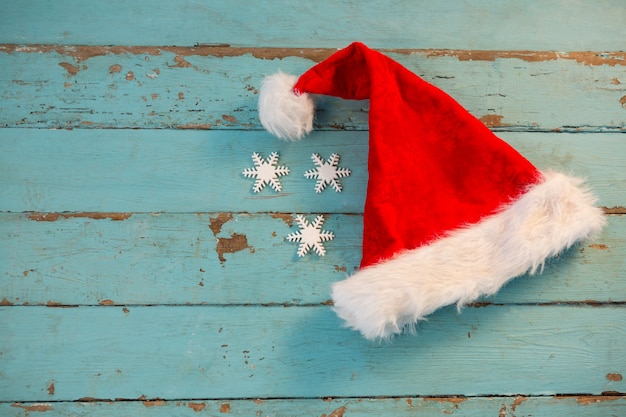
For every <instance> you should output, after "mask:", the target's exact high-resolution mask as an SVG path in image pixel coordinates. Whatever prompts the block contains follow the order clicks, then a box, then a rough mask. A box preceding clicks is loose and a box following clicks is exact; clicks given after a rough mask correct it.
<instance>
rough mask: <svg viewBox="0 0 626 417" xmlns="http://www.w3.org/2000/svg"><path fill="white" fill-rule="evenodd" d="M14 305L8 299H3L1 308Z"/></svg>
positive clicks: (0, 304) (0, 302)
mask: <svg viewBox="0 0 626 417" xmlns="http://www.w3.org/2000/svg"><path fill="white" fill-rule="evenodd" d="M12 305H13V303H12V302H10V301H9V300H7V299H6V298H3V299H2V301H0V306H1V307H8V306H12Z"/></svg>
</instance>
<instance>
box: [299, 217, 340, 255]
mask: <svg viewBox="0 0 626 417" xmlns="http://www.w3.org/2000/svg"><path fill="white" fill-rule="evenodd" d="M296 223H298V226H299V227H300V231H298V232H294V233H290V234H289V235H287V240H288V241H289V242H300V247H298V256H300V257H302V256H304V255H306V254H307V253H309V250H311V249H313V250H314V251H315V253H317V254H318V255H319V256H324V255H325V254H326V249H324V246H323V245H322V242H327V241H329V240H333V239H334V238H335V235H334V234H333V232H328V231H326V230H322V225H323V224H324V216H322V215H321V214H320V215H318V216H317V217H316V218H315V221H314V222H313V223H309V221H308V220H307V219H306V218H305V217H304V216H302V215H300V214H298V215H296Z"/></svg>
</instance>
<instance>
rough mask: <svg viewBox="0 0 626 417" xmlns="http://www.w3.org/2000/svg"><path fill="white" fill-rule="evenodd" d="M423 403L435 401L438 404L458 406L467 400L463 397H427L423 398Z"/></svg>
mask: <svg viewBox="0 0 626 417" xmlns="http://www.w3.org/2000/svg"><path fill="white" fill-rule="evenodd" d="M424 401H436V402H438V403H440V404H445V403H452V404H454V405H458V404H460V403H462V402H463V401H467V398H464V397H427V398H424Z"/></svg>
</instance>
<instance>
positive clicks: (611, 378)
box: [606, 373, 623, 382]
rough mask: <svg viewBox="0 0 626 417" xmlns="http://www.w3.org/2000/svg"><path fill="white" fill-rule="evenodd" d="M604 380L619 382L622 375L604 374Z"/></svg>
mask: <svg viewBox="0 0 626 417" xmlns="http://www.w3.org/2000/svg"><path fill="white" fill-rule="evenodd" d="M606 379H608V380H609V381H614V382H618V381H621V380H622V379H623V378H622V374H618V373H609V374H606Z"/></svg>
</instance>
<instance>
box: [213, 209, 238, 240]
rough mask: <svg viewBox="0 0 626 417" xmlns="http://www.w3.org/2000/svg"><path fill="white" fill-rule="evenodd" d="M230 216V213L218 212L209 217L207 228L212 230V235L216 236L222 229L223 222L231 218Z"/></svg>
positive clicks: (231, 215)
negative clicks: (214, 215)
mask: <svg viewBox="0 0 626 417" xmlns="http://www.w3.org/2000/svg"><path fill="white" fill-rule="evenodd" d="M232 218H233V214H232V213H219V214H218V215H217V216H216V217H211V218H209V222H210V224H209V229H211V232H213V236H217V234H218V233H219V232H221V231H222V226H223V225H224V223H226V222H228V221H230V220H232Z"/></svg>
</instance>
